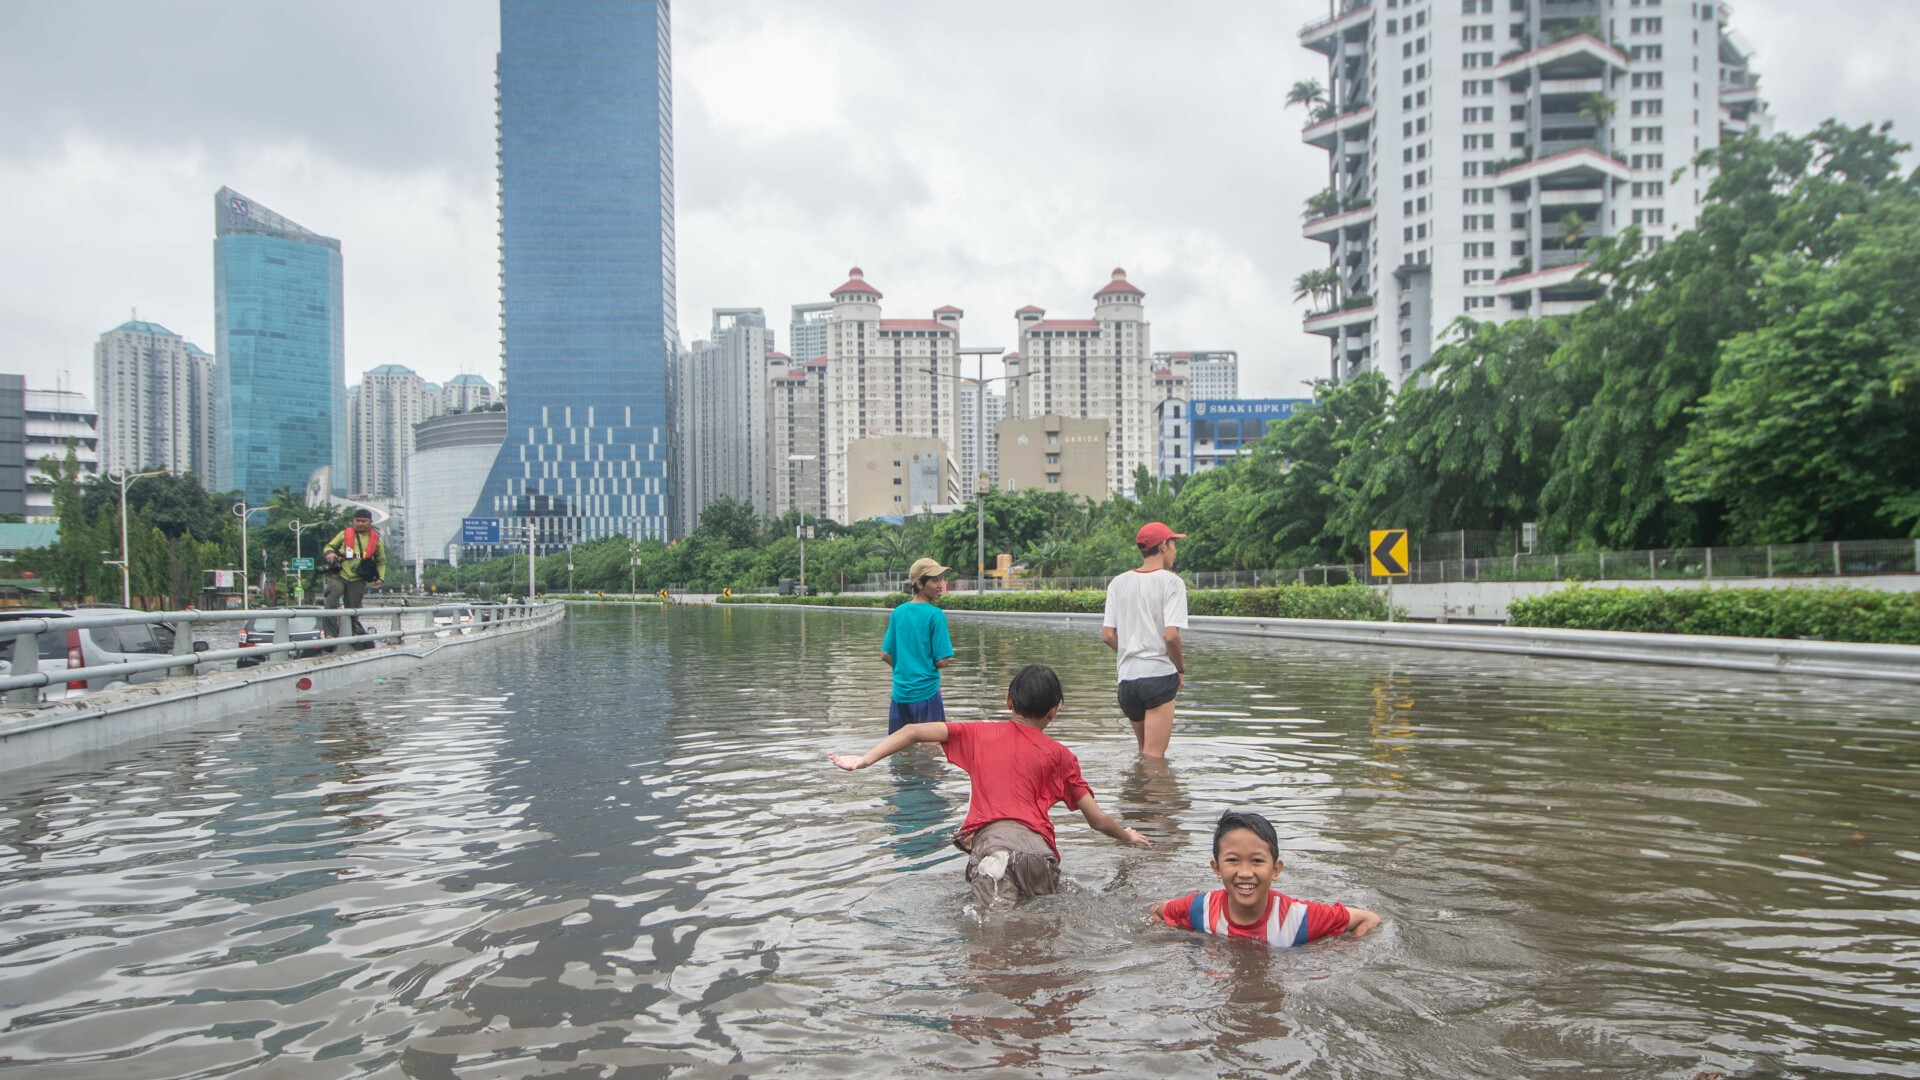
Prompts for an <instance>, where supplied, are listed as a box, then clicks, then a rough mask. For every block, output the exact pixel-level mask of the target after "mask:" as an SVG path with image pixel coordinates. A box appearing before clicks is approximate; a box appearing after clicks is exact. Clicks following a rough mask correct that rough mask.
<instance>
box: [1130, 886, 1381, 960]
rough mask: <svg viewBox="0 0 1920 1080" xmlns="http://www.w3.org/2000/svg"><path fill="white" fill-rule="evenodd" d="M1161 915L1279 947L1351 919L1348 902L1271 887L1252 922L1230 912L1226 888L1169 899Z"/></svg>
mask: <svg viewBox="0 0 1920 1080" xmlns="http://www.w3.org/2000/svg"><path fill="white" fill-rule="evenodd" d="M1161 919H1162V920H1164V921H1165V922H1166V924H1167V925H1168V926H1171V927H1173V928H1175V929H1177V930H1199V931H1201V932H1203V933H1208V934H1219V935H1220V936H1222V937H1229V938H1252V939H1253V940H1255V941H1264V942H1266V943H1267V944H1268V945H1270V946H1272V947H1273V948H1276V949H1288V948H1292V947H1293V946H1295V945H1305V944H1306V943H1307V942H1309V941H1312V940H1314V939H1315V938H1323V937H1327V936H1329V935H1332V934H1344V933H1346V932H1347V923H1348V922H1350V921H1352V920H1351V919H1350V918H1349V916H1348V914H1347V909H1346V906H1345V905H1342V904H1320V903H1315V902H1314V901H1311V900H1295V899H1294V898H1293V897H1291V896H1288V895H1287V894H1285V893H1282V892H1274V891H1272V890H1269V891H1268V893H1267V910H1266V913H1265V914H1264V915H1262V916H1261V917H1260V918H1259V919H1258V920H1256V921H1255V922H1254V923H1253V924H1252V925H1249V926H1242V925H1240V924H1239V923H1237V922H1234V921H1233V920H1232V919H1231V918H1230V917H1229V916H1228V915H1227V890H1225V889H1215V890H1214V891H1212V892H1206V893H1194V894H1192V895H1191V896H1183V897H1181V898H1180V899H1178V900H1169V901H1167V906H1166V907H1165V908H1164V909H1162V912H1161Z"/></svg>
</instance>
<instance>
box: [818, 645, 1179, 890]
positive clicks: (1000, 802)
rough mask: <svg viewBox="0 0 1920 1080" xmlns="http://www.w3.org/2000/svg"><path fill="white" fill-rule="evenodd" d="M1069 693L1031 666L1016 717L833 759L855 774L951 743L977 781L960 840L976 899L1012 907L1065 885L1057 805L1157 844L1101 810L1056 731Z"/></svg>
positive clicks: (932, 728)
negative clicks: (1052, 815)
mask: <svg viewBox="0 0 1920 1080" xmlns="http://www.w3.org/2000/svg"><path fill="white" fill-rule="evenodd" d="M1062 696H1063V695H1062V694H1061V691H1060V677H1059V676H1058V675H1055V674H1054V673H1053V669H1052V668H1050V667H1047V666H1045V665H1044V664H1030V665H1028V666H1027V667H1025V668H1023V669H1021V671H1020V674H1018V675H1015V676H1014V677H1013V682H1012V684H1011V685H1009V686H1008V687H1007V708H1008V709H1009V710H1011V711H1012V712H1013V719H1012V720H1003V721H995V722H988V723H971V724H954V723H940V722H935V723H925V724H908V725H906V726H905V727H902V728H901V729H900V730H898V731H896V732H893V733H892V734H890V735H888V736H887V737H886V738H884V739H881V740H880V741H879V742H878V743H875V744H874V747H873V749H871V750H869V751H867V752H866V753H865V754H862V755H861V756H859V757H854V756H853V755H852V754H828V755H827V758H828V759H829V760H831V761H832V762H833V763H834V764H835V765H838V766H840V767H841V768H843V769H846V770H848V771H849V772H851V771H853V770H855V769H864V768H866V767H867V766H869V765H872V764H873V763H874V762H876V761H880V760H882V759H884V758H886V757H887V756H889V755H891V754H896V753H898V752H900V751H902V750H905V749H906V748H907V747H909V746H912V745H913V744H915V743H923V742H937V743H945V744H946V747H947V760H948V761H951V762H953V763H954V764H955V765H958V766H960V767H961V768H962V769H965V770H966V771H967V776H968V777H969V778H970V779H971V780H972V781H973V794H972V798H971V799H970V800H969V801H968V803H967V820H966V822H965V823H964V824H962V825H961V826H960V833H959V835H958V836H956V837H954V841H953V842H954V845H955V846H957V847H958V848H960V850H962V851H965V852H967V854H968V858H967V880H968V881H969V882H972V883H973V898H974V901H975V902H976V903H978V904H979V905H980V906H981V907H983V908H989V909H1005V908H1008V907H1011V906H1013V902H1014V900H1015V898H1017V897H1019V896H1021V895H1023V894H1024V895H1030V896H1039V895H1045V894H1047V893H1053V892H1058V891H1059V889H1060V848H1059V847H1058V846H1057V845H1056V844H1055V843H1054V840H1053V822H1052V820H1050V819H1049V818H1048V817H1047V811H1048V810H1049V809H1051V808H1052V806H1053V804H1054V803H1057V802H1058V803H1065V804H1066V805H1067V806H1069V807H1072V808H1073V809H1075V810H1078V811H1080V812H1081V813H1082V814H1084V815H1086V818H1087V824H1088V825H1090V826H1092V827H1093V828H1095V829H1097V830H1099V831H1100V832H1103V833H1106V834H1107V835H1108V836H1111V837H1113V838H1114V839H1116V840H1124V841H1126V842H1127V843H1129V844H1132V845H1133V846H1134V847H1138V848H1145V847H1152V846H1153V845H1152V844H1151V843H1149V842H1148V841H1147V838H1146V837H1144V836H1141V835H1140V834H1139V833H1138V832H1136V831H1134V830H1133V829H1126V828H1122V827H1121V826H1120V825H1119V823H1118V822H1115V821H1114V820H1113V818H1112V817H1110V816H1108V814H1107V812H1106V811H1104V810H1102V809H1100V804H1099V803H1098V802H1095V801H1094V798H1093V791H1092V789H1090V788H1088V787H1087V782H1086V781H1085V780H1082V779H1081V778H1080V761H1079V759H1077V758H1075V757H1074V756H1073V751H1071V750H1068V749H1067V748H1066V747H1064V746H1061V745H1060V744H1059V743H1057V742H1055V741H1053V739H1051V738H1049V737H1048V736H1047V734H1046V727H1047V725H1048V724H1049V723H1052V722H1053V718H1054V717H1055V716H1057V715H1059V713H1060V700H1061V697H1062Z"/></svg>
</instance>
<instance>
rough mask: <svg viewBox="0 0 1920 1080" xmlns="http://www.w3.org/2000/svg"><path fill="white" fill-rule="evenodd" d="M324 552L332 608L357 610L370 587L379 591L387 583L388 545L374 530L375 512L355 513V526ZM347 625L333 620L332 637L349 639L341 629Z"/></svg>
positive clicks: (329, 543) (356, 631) (356, 624)
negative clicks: (343, 605)
mask: <svg viewBox="0 0 1920 1080" xmlns="http://www.w3.org/2000/svg"><path fill="white" fill-rule="evenodd" d="M320 550H321V551H322V552H323V553H324V554H325V556H326V560H327V565H326V572H327V606H328V607H330V608H337V607H340V606H341V604H342V602H344V603H345V605H346V606H347V607H349V608H357V607H359V606H360V604H361V602H362V601H363V600H365V599H366V596H367V586H368V585H372V586H373V587H374V588H376V589H377V588H379V587H380V586H382V585H384V584H386V583H387V545H386V543H385V542H383V541H382V540H381V539H380V533H379V531H378V530H376V529H375V528H374V527H373V511H371V510H368V509H367V508H366V507H364V506H363V507H361V508H360V509H358V510H355V511H354V512H353V524H352V525H349V526H347V527H346V528H344V529H342V530H340V534H339V535H338V536H335V537H334V538H333V539H332V540H329V541H327V544H326V546H325V547H323V548H321V549H320ZM343 621H344V620H341V619H334V620H331V622H332V623H333V627H332V630H331V633H332V636H334V637H345V636H347V635H346V634H345V633H344V632H343V631H344V630H345V629H346V628H345V627H343V626H341V625H339V624H340V623H341V622H343ZM353 623H354V627H353V632H354V634H355V635H358V634H360V633H361V632H362V631H361V628H360V620H359V619H355V620H353Z"/></svg>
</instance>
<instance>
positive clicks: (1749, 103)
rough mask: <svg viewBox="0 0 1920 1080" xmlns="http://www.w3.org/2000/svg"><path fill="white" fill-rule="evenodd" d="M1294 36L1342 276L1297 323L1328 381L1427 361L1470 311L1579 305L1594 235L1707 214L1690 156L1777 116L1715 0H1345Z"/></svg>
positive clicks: (1704, 179) (1589, 293) (1665, 227)
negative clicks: (1324, 74)
mask: <svg viewBox="0 0 1920 1080" xmlns="http://www.w3.org/2000/svg"><path fill="white" fill-rule="evenodd" d="M1339 9H1340V10H1339V13H1338V14H1336V15H1334V16H1333V17H1332V18H1328V19H1321V20H1318V21H1316V22H1314V23H1312V24H1310V25H1308V26H1307V27H1306V28H1305V29H1304V30H1302V31H1301V32H1300V41H1301V44H1303V45H1305V46H1306V47H1307V48H1309V49H1313V50H1315V51H1317V52H1320V53H1322V54H1324V55H1325V56H1326V57H1327V61H1328V75H1329V79H1328V83H1329V85H1328V87H1327V94H1328V100H1326V101H1324V102H1319V103H1315V104H1317V106H1318V107H1317V109H1316V111H1315V112H1314V114H1313V115H1312V116H1311V117H1310V118H1309V121H1308V124H1307V127H1306V130H1305V132H1304V133H1303V138H1304V139H1305V141H1306V142H1307V143H1308V144H1310V145H1312V146H1317V147H1319V148H1321V149H1323V150H1326V151H1328V169H1327V184H1328V186H1327V189H1326V190H1325V191H1323V192H1321V193H1320V194H1319V195H1316V196H1315V197H1314V199H1313V200H1311V201H1310V203H1309V209H1308V213H1309V215H1310V218H1309V220H1308V221H1307V223H1306V225H1305V226H1304V229H1303V231H1304V233H1305V235H1306V237H1307V239H1310V240H1316V241H1319V242H1322V243H1325V244H1326V245H1327V246H1328V251H1329V268H1330V269H1331V270H1332V272H1333V273H1334V275H1335V276H1337V278H1338V284H1337V285H1336V286H1333V287H1330V288H1326V289H1324V290H1323V291H1322V292H1321V293H1320V295H1319V300H1320V302H1319V303H1318V304H1316V307H1317V308H1318V309H1319V310H1317V311H1316V312H1315V313H1313V314H1310V315H1308V316H1307V317H1306V322H1305V329H1306V331H1307V332H1308V333H1311V334H1320V335H1324V336H1325V337H1326V338H1327V339H1328V341H1329V343H1330V345H1331V352H1332V356H1331V367H1330V372H1329V374H1330V376H1331V378H1332V379H1333V380H1334V381H1335V382H1340V381H1344V380H1346V379H1350V378H1352V377H1354V376H1355V375H1358V374H1360V373H1361V372H1364V371H1370V370H1377V371H1380V372H1382V373H1383V374H1385V375H1386V376H1387V378H1388V379H1390V380H1391V381H1393V382H1394V383H1396V384H1397V383H1399V382H1400V381H1402V380H1403V379H1405V378H1407V377H1408V376H1410V375H1411V374H1412V373H1414V372H1416V371H1418V370H1419V369H1420V367H1421V365H1423V364H1425V363H1426V362H1427V359H1428V358H1429V357H1430V356H1431V355H1432V353H1433V350H1434V347H1435V339H1436V338H1437V337H1439V336H1440V335H1442V334H1444V333H1445V331H1446V328H1447V326H1448V325H1449V324H1450V323H1451V322H1452V321H1453V319H1454V318H1455V317H1457V316H1460V315H1471V316H1473V317H1475V318H1478V319H1492V320H1499V319H1510V318H1530V317H1538V316H1543V315H1561V314H1568V313H1571V312H1573V311H1577V310H1579V309H1580V308H1581V307H1583V306H1585V305H1586V304H1587V303H1589V302H1591V300H1592V299H1593V298H1594V296H1595V295H1597V294H1596V291H1595V288H1594V286H1592V285H1591V284H1590V283H1587V282H1585V281H1583V280H1581V276H1580V275H1581V271H1582V269H1583V268H1584V266H1585V259H1584V257H1583V256H1582V252H1581V249H1582V247H1583V246H1584V245H1585V243H1586V241H1587V240H1589V239H1591V238H1594V237H1598V236H1612V235H1615V234H1617V233H1619V232H1621V231H1623V230H1625V229H1627V228H1629V227H1630V226H1634V225H1638V226H1640V227H1641V229H1642V230H1643V234H1644V236H1645V238H1646V242H1647V243H1651V244H1658V243H1661V242H1664V241H1665V240H1666V239H1667V238H1670V237H1672V236H1673V235H1674V234H1676V233H1678V232H1681V231H1683V230H1685V229H1688V228H1691V227H1692V226H1693V224H1694V223H1695V221H1696V220H1697V219H1698V216H1699V212H1700V202H1701V200H1702V198H1704V195H1705V191H1706V188H1707V185H1708V184H1709V183H1710V181H1711V179H1712V178H1711V176H1709V175H1706V174H1705V173H1704V172H1703V170H1700V169H1698V168H1696V167H1694V166H1692V165H1691V162H1692V160H1693V158H1694V155H1696V154H1697V153H1699V152H1700V151H1702V150H1706V149H1709V148H1712V147H1714V146H1717V145H1719V142H1720V136H1721V132H1722V131H1744V130H1747V129H1748V128H1754V129H1756V130H1760V131H1762V132H1765V131H1767V130H1769V129H1770V127H1771V120H1770V118H1769V117H1768V116H1767V113H1766V107H1765V104H1764V103H1763V102H1761V101H1760V100H1759V98H1758V95H1757V91H1756V89H1755V86H1754V82H1755V80H1754V78H1753V76H1752V73H1751V72H1750V71H1749V65H1748V61H1747V58H1748V52H1749V50H1747V49H1746V48H1745V47H1743V46H1742V45H1741V44H1740V43H1739V40H1738V39H1737V38H1736V37H1734V36H1733V35H1731V34H1730V33H1729V32H1728V30H1727V27H1726V22H1727V16H1728V9H1727V7H1726V5H1724V4H1718V3H1712V2H1708V3H1700V2H1697V0H1664V2H1663V0H1340V4H1339Z"/></svg>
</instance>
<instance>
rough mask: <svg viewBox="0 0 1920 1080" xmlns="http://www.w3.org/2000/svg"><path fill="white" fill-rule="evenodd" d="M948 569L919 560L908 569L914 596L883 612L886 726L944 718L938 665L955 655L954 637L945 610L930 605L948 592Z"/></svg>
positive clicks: (896, 727) (895, 727)
mask: <svg viewBox="0 0 1920 1080" xmlns="http://www.w3.org/2000/svg"><path fill="white" fill-rule="evenodd" d="M946 575H947V568H946V567H944V566H941V565H940V564H939V563H937V562H934V561H933V560H932V559H921V560H919V561H917V562H915V563H914V564H913V569H912V570H910V571H908V572H907V578H908V581H909V583H910V584H911V586H912V589H913V599H912V600H909V601H908V602H906V603H904V604H901V605H900V606H899V607H896V608H894V609H893V614H891V615H889V616H887V636H886V637H885V638H883V639H881V641H880V658H881V659H882V660H885V661H886V662H887V666H888V667H890V668H892V669H893V701H892V704H891V705H890V706H889V707H888V709H887V731H888V733H892V732H895V731H899V730H900V729H901V728H902V727H905V726H906V725H908V724H934V723H939V722H941V721H943V720H945V719H946V718H947V705H946V702H945V701H943V700H941V698H940V669H941V668H943V667H946V666H947V664H948V663H950V662H951V661H952V660H953V639H952V638H951V637H950V636H949V635H948V634H947V613H946V612H944V611H941V610H940V608H939V607H938V606H937V605H935V604H934V601H935V600H938V599H940V597H941V595H942V594H944V593H945V592H946V591H947V579H946Z"/></svg>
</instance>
